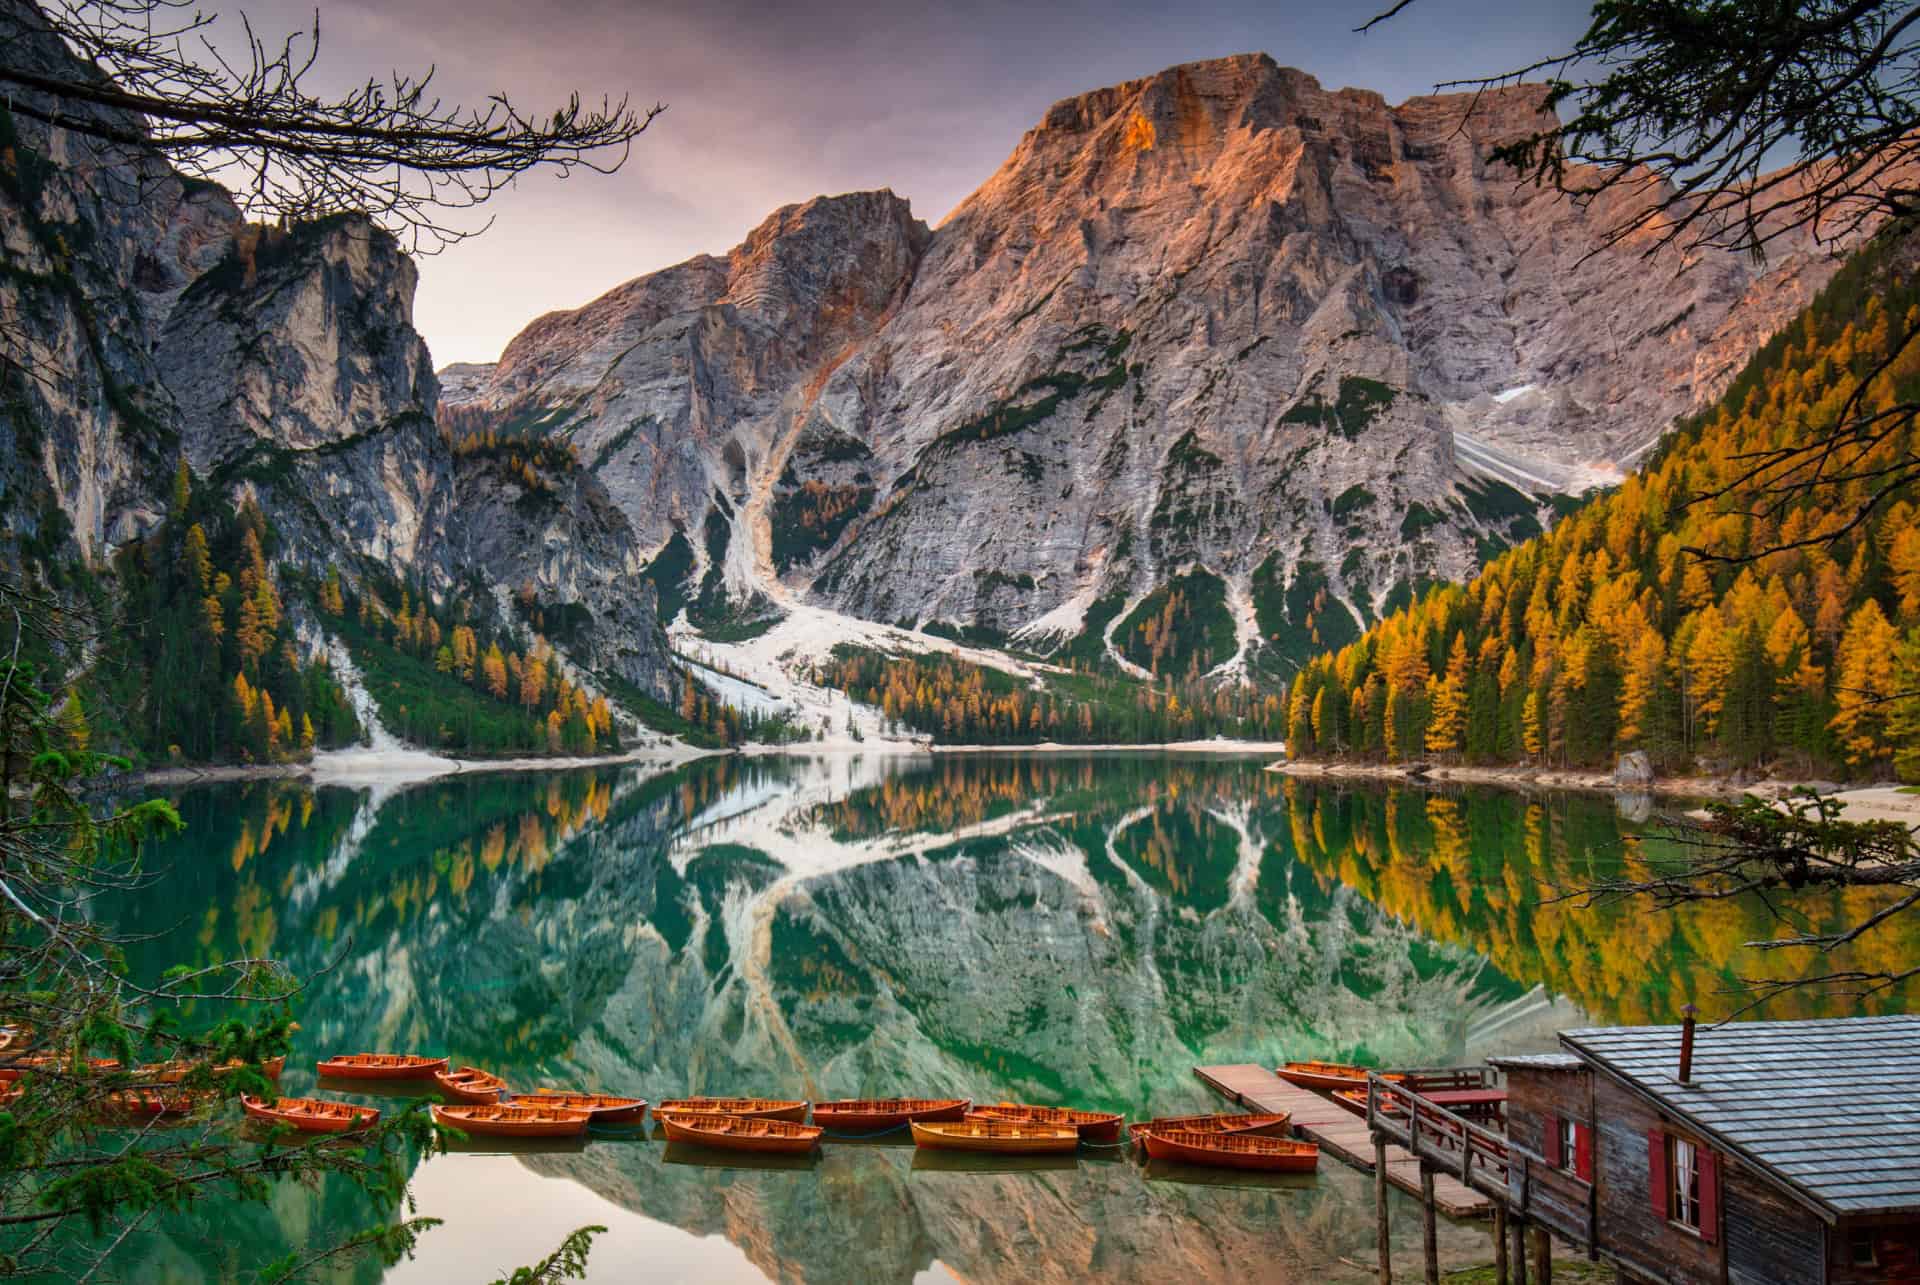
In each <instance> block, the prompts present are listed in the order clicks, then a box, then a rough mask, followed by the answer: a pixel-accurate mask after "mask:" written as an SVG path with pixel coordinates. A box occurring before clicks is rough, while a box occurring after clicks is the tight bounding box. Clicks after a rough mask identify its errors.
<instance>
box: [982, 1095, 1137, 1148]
mask: <svg viewBox="0 0 1920 1285" xmlns="http://www.w3.org/2000/svg"><path fill="white" fill-rule="evenodd" d="M1125 1118H1126V1117H1124V1116H1122V1115H1121V1114H1120V1113H1119V1112H1118V1111H1076V1110H1074V1109H1073V1108H1071V1107H1036V1106H1028V1105H1027V1104H1025V1103H1023V1102H1000V1103H996V1104H994V1105H993V1106H990V1107H975V1108H973V1110H971V1111H969V1112H967V1119H969V1120H997V1121H999V1122H1000V1123H1001V1124H1063V1125H1070V1126H1072V1127H1073V1128H1074V1129H1076V1130H1078V1131H1079V1133H1080V1140H1081V1141H1082V1142H1118V1141H1120V1124H1121V1121H1123V1120H1124V1119H1125Z"/></svg>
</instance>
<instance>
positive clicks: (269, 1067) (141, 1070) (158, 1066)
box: [133, 1056, 287, 1084]
mask: <svg viewBox="0 0 1920 1285" xmlns="http://www.w3.org/2000/svg"><path fill="white" fill-rule="evenodd" d="M250 1066H257V1067H258V1068H259V1071H260V1074H262V1075H264V1076H266V1077H267V1078H268V1079H269V1080H278V1079H279V1078H280V1072H282V1071H284V1070H285V1069H286V1067H287V1059H286V1058H285V1056H281V1057H270V1058H268V1059H267V1060H266V1061H264V1062H259V1063H254V1062H242V1061H241V1060H240V1059H239V1058H230V1059H229V1060H227V1061H225V1062H222V1063H221V1064H220V1065H218V1066H216V1067H214V1068H213V1073H214V1074H215V1075H231V1074H233V1073H234V1072H235V1071H239V1070H242V1069H244V1068H246V1067H250ZM193 1067H194V1064H193V1063H192V1062H189V1061H187V1060H185V1059H184V1058H175V1059H174V1060H173V1061H171V1062H147V1063H144V1064H143V1065H140V1066H136V1067H134V1068H133V1073H134V1075H136V1076H138V1077H139V1078H140V1079H141V1080H144V1081H149V1082H152V1083H155V1084H175V1083H178V1082H179V1081H181V1080H184V1079H186V1078H187V1072H189V1071H191V1070H192V1069H193Z"/></svg>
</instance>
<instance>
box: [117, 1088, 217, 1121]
mask: <svg viewBox="0 0 1920 1285" xmlns="http://www.w3.org/2000/svg"><path fill="white" fill-rule="evenodd" d="M213 1098H214V1095H213V1094H212V1093H209V1092H206V1091H194V1090H185V1089H173V1090H170V1091H165V1092H163V1091H160V1090H157V1089H127V1090H125V1091H124V1092H120V1093H109V1094H108V1095H107V1106H108V1107H109V1108H110V1109H112V1110H114V1111H118V1112H120V1113H122V1114H124V1115H131V1116H138V1117H140V1118H141V1119H147V1120H151V1119H157V1118H159V1117H161V1116H169V1115H190V1114H192V1112H193V1110H194V1109H195V1108H196V1107H198V1106H200V1105H202V1104H203V1103H206V1102H211V1101H213Z"/></svg>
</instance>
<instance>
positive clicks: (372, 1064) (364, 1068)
mask: <svg viewBox="0 0 1920 1285" xmlns="http://www.w3.org/2000/svg"><path fill="white" fill-rule="evenodd" d="M353 1057H366V1058H379V1059H381V1060H379V1061H355V1060H353ZM314 1067H315V1069H316V1070H318V1071H319V1072H320V1074H321V1075H323V1076H325V1077H326V1078H327V1079H329V1080H431V1079H432V1078H433V1077H434V1076H435V1075H436V1074H438V1073H439V1072H441V1071H444V1070H446V1069H447V1059H445V1058H443V1057H414V1056H411V1055H405V1054H384V1053H374V1054H355V1055H353V1056H352V1057H330V1058H327V1059H326V1060H324V1061H321V1062H316V1063H315V1064H314Z"/></svg>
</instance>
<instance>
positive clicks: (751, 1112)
mask: <svg viewBox="0 0 1920 1285" xmlns="http://www.w3.org/2000/svg"><path fill="white" fill-rule="evenodd" d="M669 1112H671V1113H674V1114H678V1115H737V1116H743V1117H745V1118H746V1119H749V1120H785V1121H787V1122H788V1123H789V1124H802V1123H805V1121H806V1118H807V1104H806V1103H805V1102H789V1101H785V1100H781V1099H773V1098H669V1099H668V1100H667V1101H665V1102H662V1103H660V1105H658V1106H656V1107H655V1108H654V1109H653V1117H654V1119H656V1120H657V1119H659V1118H660V1117H661V1116H663V1115H666V1114H668V1113H669Z"/></svg>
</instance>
